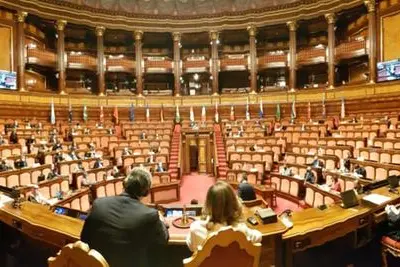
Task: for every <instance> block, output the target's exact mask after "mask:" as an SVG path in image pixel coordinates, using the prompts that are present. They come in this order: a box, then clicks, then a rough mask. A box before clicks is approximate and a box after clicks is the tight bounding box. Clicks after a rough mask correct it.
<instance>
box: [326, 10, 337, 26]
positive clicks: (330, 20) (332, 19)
mask: <svg viewBox="0 0 400 267" xmlns="http://www.w3.org/2000/svg"><path fill="white" fill-rule="evenodd" d="M325 19H326V21H327V22H328V24H335V23H336V19H337V17H336V15H335V13H328V14H325Z"/></svg>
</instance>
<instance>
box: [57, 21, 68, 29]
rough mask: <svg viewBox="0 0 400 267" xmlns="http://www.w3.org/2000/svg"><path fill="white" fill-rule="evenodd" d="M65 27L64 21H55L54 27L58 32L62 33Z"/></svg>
mask: <svg viewBox="0 0 400 267" xmlns="http://www.w3.org/2000/svg"><path fill="white" fill-rule="evenodd" d="M66 25H67V21H66V20H57V22H56V26H57V30H58V31H63V30H64V29H65V26H66Z"/></svg>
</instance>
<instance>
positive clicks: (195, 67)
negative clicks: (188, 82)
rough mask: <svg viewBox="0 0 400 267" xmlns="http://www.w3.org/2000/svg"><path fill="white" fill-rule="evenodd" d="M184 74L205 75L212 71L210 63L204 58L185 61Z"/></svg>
mask: <svg viewBox="0 0 400 267" xmlns="http://www.w3.org/2000/svg"><path fill="white" fill-rule="evenodd" d="M182 69H183V73H203V72H209V71H210V62H209V61H208V60H207V59H205V58H204V57H199V58H187V59H185V60H183V68H182Z"/></svg>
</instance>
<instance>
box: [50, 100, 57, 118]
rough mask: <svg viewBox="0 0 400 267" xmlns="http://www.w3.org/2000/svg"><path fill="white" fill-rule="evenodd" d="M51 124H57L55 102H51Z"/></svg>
mask: <svg viewBox="0 0 400 267" xmlns="http://www.w3.org/2000/svg"><path fill="white" fill-rule="evenodd" d="M50 123H51V124H56V112H55V111H54V100H53V99H52V100H51V110H50Z"/></svg>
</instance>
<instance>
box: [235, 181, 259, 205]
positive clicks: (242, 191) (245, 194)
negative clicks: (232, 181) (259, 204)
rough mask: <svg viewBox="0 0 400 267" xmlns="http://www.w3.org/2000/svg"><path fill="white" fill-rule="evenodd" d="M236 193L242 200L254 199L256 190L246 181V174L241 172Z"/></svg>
mask: <svg viewBox="0 0 400 267" xmlns="http://www.w3.org/2000/svg"><path fill="white" fill-rule="evenodd" d="M238 195H239V197H240V198H241V199H242V200H243V201H250V200H255V199H256V192H255V191H254V188H253V186H252V185H251V184H249V183H248V181H247V175H246V174H243V177H242V181H241V182H240V184H239V185H238Z"/></svg>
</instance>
